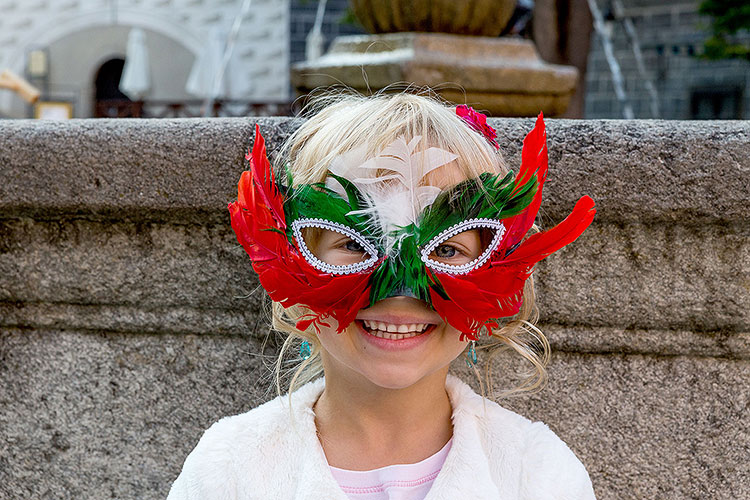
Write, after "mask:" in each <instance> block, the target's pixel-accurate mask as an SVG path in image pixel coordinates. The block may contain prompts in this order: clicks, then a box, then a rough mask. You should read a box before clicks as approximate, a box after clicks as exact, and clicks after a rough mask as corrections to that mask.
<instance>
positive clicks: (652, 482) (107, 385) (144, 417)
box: [0, 327, 750, 500]
mask: <svg viewBox="0 0 750 500" xmlns="http://www.w3.org/2000/svg"><path fill="white" fill-rule="evenodd" d="M545 330H546V331H547V333H548V334H549V335H550V336H551V337H553V338H554V336H555V335H556V329H555V328H554V327H546V328H545ZM0 332H1V333H0V360H2V363H0V379H1V380H2V381H3V384H2V385H0V404H1V405H2V406H3V410H4V411H3V412H0V442H1V443H2V444H1V445H0V446H2V448H0V450H1V451H2V453H0V498H39V499H69V498H70V499H73V498H76V499H78V498H139V499H145V500H147V499H158V498H164V497H165V496H166V493H167V491H168V489H169V485H170V484H171V481H172V480H173V479H174V478H175V477H176V475H177V474H178V473H179V470H180V468H181V466H182V462H183V460H184V458H185V457H186V456H187V453H189V451H190V450H191V449H192V447H193V446H195V444H196V443H197V441H198V439H199V438H200V436H201V434H202V432H203V430H205V429H206V428H207V427H208V426H209V425H211V424H212V423H213V422H214V421H216V420H218V419H219V418H221V417H222V416H225V415H231V414H236V413H240V412H243V411H246V410H247V409H249V408H251V407H253V406H255V405H256V404H258V403H260V402H263V401H266V400H268V399H270V398H272V397H273V396H274V392H273V390H272V389H269V386H270V375H269V372H268V370H267V369H266V368H265V367H264V363H266V362H268V361H270V356H271V355H272V354H273V352H274V351H273V348H272V346H273V344H270V345H269V347H267V348H266V350H265V355H266V356H267V357H266V358H263V357H261V354H262V353H263V351H262V349H261V346H260V341H259V340H257V339H255V338H254V337H252V336H238V335H235V336H218V335H217V336H211V337H206V336H196V335H143V334H133V335H125V334H106V335H105V334H101V333H96V332H87V333H82V332H75V331H58V330H42V329H37V330H35V331H24V330H14V329H0ZM479 355H480V361H481V360H482V357H483V353H482V351H480V353H479ZM517 368H518V363H517V361H516V360H515V359H512V358H510V359H505V358H501V359H500V362H499V363H498V364H497V369H496V372H495V377H494V382H495V384H496V385H497V386H498V387H507V386H508V385H509V383H508V381H509V380H510V381H511V383H512V380H513V377H514V373H513V371H514V370H516V369H517ZM455 369H456V370H455V371H456V372H457V373H458V374H459V375H460V376H461V377H462V378H464V379H465V380H467V381H468V382H470V383H472V384H473V385H475V386H476V383H475V381H474V380H473V375H471V374H469V373H467V372H466V370H465V367H464V363H463V360H462V359H459V360H457V362H456V363H455ZM549 371H550V385H549V386H548V387H547V388H546V389H545V390H544V391H543V392H541V393H539V394H536V395H531V396H529V395H526V396H521V397H516V398H510V399H507V400H505V401H502V404H503V405H504V406H506V407H509V408H511V409H513V410H515V411H518V412H520V413H522V414H524V415H526V416H528V417H529V418H531V419H534V420H542V421H544V422H546V423H547V424H548V425H549V426H550V427H551V428H552V429H553V430H554V431H555V432H557V433H558V434H559V435H560V436H561V438H562V439H563V440H564V441H566V442H567V443H569V444H570V446H571V447H572V448H573V450H574V451H575V452H576V453H577V454H578V456H579V457H580V458H581V460H582V461H583V462H584V464H585V465H586V467H587V468H588V470H589V472H590V474H591V477H592V480H593V482H594V486H595V489H596V492H597V494H598V498H600V499H620V498H644V499H651V498H675V499H677V498H679V499H705V498H712V499H737V498H745V497H746V496H747V495H748V494H750V482H749V481H748V479H747V478H748V477H750V465H748V462H747V454H748V452H749V451H750V450H749V449H748V432H750V424H748V421H747V418H746V416H747V411H748V405H749V404H750V401H749V400H748V393H747V388H746V387H747V381H748V377H750V364H749V363H748V361H747V360H731V359H718V358H707V357H700V356H667V357H662V356H643V355H624V354H623V355H612V354H607V355H601V354H581V353H571V352H560V351H558V352H556V353H555V355H554V356H553V362H552V365H551V366H550V370H549Z"/></svg>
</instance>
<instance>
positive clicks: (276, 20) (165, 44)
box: [0, 0, 289, 117]
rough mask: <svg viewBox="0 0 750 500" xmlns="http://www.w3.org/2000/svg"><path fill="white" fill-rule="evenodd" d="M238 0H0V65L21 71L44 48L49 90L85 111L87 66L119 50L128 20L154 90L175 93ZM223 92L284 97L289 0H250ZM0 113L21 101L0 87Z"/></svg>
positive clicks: (19, 107) (180, 94) (162, 95)
mask: <svg viewBox="0 0 750 500" xmlns="http://www.w3.org/2000/svg"><path fill="white" fill-rule="evenodd" d="M241 5H242V0H130V1H125V0H23V1H20V0H13V1H10V0H0V68H10V69H11V70H13V71H15V72H16V73H18V74H24V68H25V64H26V54H27V53H28V52H29V51H30V50H34V49H39V48H47V49H48V50H49V51H50V70H51V73H50V77H51V78H50V87H51V88H50V90H51V92H53V93H54V92H58V93H62V94H65V95H67V94H71V95H72V94H78V95H79V96H81V97H80V99H78V102H77V104H78V108H77V109H76V115H77V116H89V115H90V112H91V110H90V108H91V102H90V94H91V92H92V89H91V86H92V85H93V78H94V73H95V71H96V69H97V68H98V66H99V65H100V64H101V63H103V62H104V61H106V60H107V59H109V58H111V57H116V56H119V57H122V56H124V54H125V46H126V41H127V33H128V31H129V30H130V28H132V27H140V28H143V29H144V30H145V31H146V35H147V39H148V46H149V51H150V57H151V71H152V80H153V82H154V85H153V86H152V88H153V92H154V94H149V95H147V96H146V98H156V99H172V98H174V99H176V100H179V99H182V98H184V97H185V96H186V94H185V93H184V91H183V90H182V89H184V85H185V81H186V80H187V75H188V74H189V72H190V66H191V65H192V63H193V60H194V58H195V57H196V56H197V55H198V54H199V53H200V51H201V50H202V49H203V47H205V46H206V45H207V43H208V39H209V31H210V30H211V29H212V28H219V29H222V30H225V31H226V32H228V31H229V29H230V27H231V25H232V23H233V21H234V18H235V16H236V15H237V13H238V12H239V11H240V7H241ZM227 78H228V82H227V83H228V85H227V90H228V97H230V98H239V99H257V100H265V99H285V98H287V97H288V92H289V0H253V3H252V8H251V9H250V12H249V14H248V15H247V16H246V17H245V18H244V20H243V23H242V29H241V30H240V34H239V38H238V40H237V43H236V46H235V49H234V53H233V56H232V59H231V61H230V64H229V69H228V71H227ZM0 113H2V114H5V115H10V116H14V117H23V116H25V115H26V107H25V104H24V103H23V101H21V100H20V99H19V98H18V97H16V96H15V95H13V94H12V93H10V92H9V91H5V90H0Z"/></svg>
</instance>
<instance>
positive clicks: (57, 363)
mask: <svg viewBox="0 0 750 500" xmlns="http://www.w3.org/2000/svg"><path fill="white" fill-rule="evenodd" d="M254 122H255V119H253V118H248V119H219V120H164V121H129V120H123V121H106V120H104V121H96V122H94V121H73V122H71V123H65V124H63V123H54V122H46V123H39V122H0V498H3V499H4V498H42V499H57V498H146V499H149V498H163V497H164V496H165V494H166V491H167V490H168V487H169V484H170V483H171V481H172V480H173V479H174V477H175V476H176V474H177V473H178V471H179V469H180V466H181V464H182V461H183V460H184V458H185V456H186V454H187V453H188V452H189V450H190V449H191V448H192V447H193V446H194V445H195V443H196V441H197V439H198V438H199V437H200V434H201V432H202V430H204V429H205V428H206V427H207V426H208V425H210V423H211V422H213V421H215V420H216V419H218V418H220V417H221V416H223V415H228V414H232V413H237V412H240V411H244V410H246V409H248V408H251V407H253V406H255V405H256V404H258V403H260V402H262V401H264V400H266V399H269V398H270V397H272V396H273V390H272V389H269V387H270V385H271V384H270V382H271V379H270V377H269V376H268V372H267V370H266V369H265V368H264V367H263V363H262V361H263V359H262V358H259V357H258V355H259V354H260V353H261V351H262V350H261V344H262V342H263V341H264V340H265V339H266V337H267V326H266V325H267V318H266V316H265V313H264V310H265V307H264V304H263V299H262V296H263V294H262V292H261V291H260V290H259V289H258V287H257V280H256V279H255V277H254V275H253V273H252V271H251V270H250V267H249V263H248V260H247V257H246V256H245V254H244V252H243V251H242V249H241V248H240V247H239V246H238V244H237V243H236V240H235V238H234V235H233V233H232V231H231V229H230V227H229V220H228V216H227V210H226V204H227V202H229V201H231V200H232V199H234V197H235V196H236V182H237V179H238V178H239V175H240V172H241V171H242V170H243V169H244V165H243V160H242V156H243V153H244V151H245V149H246V148H247V146H248V143H249V137H250V134H251V132H252V128H253V124H254ZM260 122H261V126H262V129H263V132H264V136H265V137H266V138H267V140H268V143H269V146H270V148H271V149H273V148H274V147H276V146H278V144H279V141H280V140H281V139H282V138H283V137H284V136H285V135H286V134H287V133H288V132H289V131H290V130H291V129H292V128H293V127H295V126H296V125H297V124H298V123H299V122H294V121H290V120H288V119H260ZM493 124H494V125H495V126H496V127H497V128H498V132H499V141H500V144H501V146H502V148H503V151H504V152H505V155H506V158H507V159H508V163H509V164H510V165H511V166H513V167H514V168H516V167H517V166H518V158H519V155H520V145H521V140H522V139H523V136H524V134H525V133H526V132H527V131H528V130H529V129H530V127H531V126H532V121H531V120H495V121H493ZM547 125H548V136H549V147H550V161H551V171H550V176H549V179H548V183H547V186H546V191H545V193H546V194H545V204H544V208H543V211H542V214H541V217H540V219H539V222H540V223H541V225H542V226H543V227H549V226H550V225H552V224H554V223H556V222H558V221H560V220H561V219H562V218H564V217H565V216H566V215H567V214H568V213H569V212H570V210H571V209H572V207H573V204H574V203H575V201H576V200H577V199H578V197H579V196H581V195H582V194H590V195H591V196H592V197H593V198H594V199H595V200H596V201H597V206H598V214H597V217H596V219H595V221H594V224H593V225H592V227H591V228H590V229H589V230H588V231H587V232H586V233H585V234H584V235H583V236H582V237H581V239H580V240H579V241H577V242H576V243H575V244H573V245H571V246H569V247H567V248H565V249H563V250H562V251H560V252H559V253H558V254H556V255H554V256H552V257H550V258H549V259H547V260H546V261H544V262H543V263H542V264H541V265H540V266H539V268H538V272H537V282H538V291H539V304H540V307H541V311H542V327H543V329H544V330H545V332H546V333H547V335H548V337H549V339H550V342H551V343H552V345H553V347H554V348H555V350H556V355H555V357H554V361H553V364H552V366H551V368H550V386H549V387H548V388H547V389H546V390H545V391H543V392H542V393H541V394H539V395H533V396H525V397H522V398H516V399H511V400H509V401H507V402H506V404H507V405H510V406H511V407H513V408H515V409H517V410H519V411H521V412H522V413H524V414H526V415H528V416H530V417H532V418H535V419H541V420H543V421H545V422H547V423H548V424H549V425H550V426H551V427H552V428H553V429H555V430H556V431H557V432H559V434H560V435H561V437H563V439H564V440H566V441H567V442H568V443H570V445H571V446H572V448H573V449H574V450H575V451H576V452H577V453H578V454H579V455H580V456H581V458H582V460H583V461H584V463H585V464H586V465H587V467H588V469H589V470H590V472H591V475H592V478H593V480H594V484H595V487H596V490H597V493H598V494H599V498H602V499H608V498H612V499H614V498H696V499H697V498H701V499H702V498H743V497H746V496H748V494H750V491H749V490H750V486H749V485H748V480H747V477H750V471H748V466H747V460H746V457H747V456H748V447H749V446H750V436H748V430H749V429H748V423H747V418H746V416H747V414H748V398H749V397H750V391H749V390H748V382H750V377H748V375H750V373H749V372H750V369H749V368H748V362H749V360H750V328H749V326H748V325H749V323H750V313H748V311H750V244H749V241H750V223H749V222H748V214H750V155H748V151H749V150H750V148H749V145H750V137H748V136H749V135H750V132H749V130H748V128H749V127H748V126H747V124H746V123H744V122H700V123H697V122H650V121H634V122H618V121H591V122H580V121H567V120H548V122H547ZM275 347H276V344H275V343H274V342H271V343H270V344H269V346H268V347H267V348H266V349H265V354H266V355H268V356H271V355H272V354H273V352H275ZM480 356H481V353H480ZM462 365H463V361H462V360H458V362H457V363H456V368H457V370H458V372H459V374H461V375H462V376H463V377H464V378H465V379H467V380H469V381H471V379H472V375H471V374H469V373H467V372H466V371H465V370H464V368H463V366H462ZM515 368H517V362H516V361H515V360H512V359H507V360H506V359H503V360H502V361H501V363H499V364H498V365H497V369H496V372H495V382H496V384H498V385H508V383H512V381H513V380H514V375H513V373H514V370H515Z"/></svg>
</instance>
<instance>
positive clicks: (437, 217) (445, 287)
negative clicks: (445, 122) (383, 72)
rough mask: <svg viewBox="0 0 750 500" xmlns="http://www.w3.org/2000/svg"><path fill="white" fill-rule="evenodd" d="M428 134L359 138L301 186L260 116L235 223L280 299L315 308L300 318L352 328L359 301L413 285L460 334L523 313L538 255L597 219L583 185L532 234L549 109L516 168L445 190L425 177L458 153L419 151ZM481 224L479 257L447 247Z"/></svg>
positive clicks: (470, 334) (472, 334)
mask: <svg viewBox="0 0 750 500" xmlns="http://www.w3.org/2000/svg"><path fill="white" fill-rule="evenodd" d="M420 141H421V137H419V136H415V137H413V138H411V139H408V140H407V138H403V137H400V138H398V139H397V140H396V141H394V142H393V143H391V144H389V145H388V146H387V147H386V148H384V149H383V150H382V151H380V152H379V153H378V154H376V155H375V156H372V157H366V155H365V154H364V153H363V150H356V149H355V150H352V151H350V152H348V153H346V154H344V155H341V156H340V157H338V158H337V159H336V160H334V161H333V162H332V164H331V165H330V167H329V175H328V177H327V179H326V181H325V182H322V183H317V184H307V185H298V186H294V185H293V182H292V179H291V176H290V177H289V178H288V179H287V186H286V187H281V186H278V185H277V184H276V182H275V179H274V176H273V172H272V171H271V167H270V163H269V162H268V160H267V159H266V155H265V146H264V142H263V138H262V136H261V135H260V132H259V130H258V129H257V126H256V139H255V144H254V146H253V150H252V153H248V156H247V158H248V160H249V162H250V170H249V171H247V172H244V173H243V175H242V178H241V179H240V183H239V186H238V198H237V201H236V202H234V203H232V204H230V206H229V209H230V213H231V217H232V227H233V228H234V230H235V232H236V234H237V238H238V240H239V242H240V243H241V244H242V245H243V247H244V248H245V250H246V251H247V253H248V255H249V256H250V258H251V260H252V262H253V267H254V269H255V270H256V272H258V275H259V278H260V282H261V285H262V286H263V287H264V288H265V289H266V290H267V291H268V293H269V295H270V296H271V299H273V300H274V301H277V302H280V303H281V304H282V305H284V306H285V307H289V306H291V305H302V306H304V307H305V308H306V309H307V310H308V311H309V314H308V315H306V316H304V317H303V318H302V319H301V320H300V322H299V323H298V325H297V326H298V327H299V328H302V329H305V328H307V327H309V326H310V325H314V326H316V327H317V326H319V325H326V324H328V323H327V321H328V319H329V318H330V319H334V320H335V321H336V323H337V325H336V327H337V329H338V331H343V329H344V328H346V326H348V325H349V324H350V323H351V322H352V321H354V318H355V317H356V315H357V313H358V312H359V310H360V309H362V308H365V307H367V306H369V305H371V304H374V303H375V302H377V301H378V300H382V299H384V298H387V297H390V296H394V295H408V296H412V297H416V298H418V299H421V300H424V301H425V302H427V303H428V304H429V305H431V306H432V307H433V308H434V309H435V310H436V311H437V312H438V314H440V316H441V317H442V318H443V319H444V320H445V321H447V322H448V323H449V324H451V325H452V326H454V327H455V328H457V329H458V330H459V331H460V332H461V336H462V338H470V339H476V338H477V336H478V334H479V332H480V331H481V330H482V329H483V328H493V327H496V326H497V325H498V319H500V318H503V317H507V316H512V315H514V314H516V313H517V312H518V310H519V308H520V305H521V303H522V300H523V286H524V283H525V282H526V280H527V279H528V277H529V276H530V275H531V272H532V271H533V268H534V265H535V264H536V263H537V262H538V261H540V260H542V259H544V258H545V257H547V256H548V255H550V254H551V253H553V252H555V251H556V250H558V249H560V248H562V247H563V246H565V245H567V244H568V243H570V242H572V241H573V240H575V239H576V238H577V237H578V236H579V235H580V234H581V233H582V232H583V231H584V230H585V229H586V227H588V225H589V224H590V223H591V221H592V219H593V216H594V213H595V209H594V203H593V200H591V198H589V197H587V196H584V197H583V198H581V199H580V200H579V201H578V203H577V204H576V206H575V208H574V209H573V212H572V213H571V214H570V215H569V216H568V217H567V218H566V219H565V220H564V221H563V222H562V223H560V224H559V225H558V226H555V227H554V228H552V229H550V230H548V231H545V232H542V233H536V234H534V235H532V236H530V237H529V238H527V239H526V240H524V237H525V236H526V233H527V232H528V231H529V229H530V228H531V226H532V225H533V223H534V218H535V216H536V214H537V211H538V210H539V206H540V203H541V197H542V186H543V184H544V181H545V179H546V175H547V145H546V135H545V130H544V122H543V120H542V116H541V114H540V116H539V118H538V119H537V122H536V125H535V127H534V129H533V130H532V131H531V132H530V133H529V134H528V135H527V137H526V139H525V140H524V145H523V152H522V163H521V168H520V170H519V172H518V174H517V175H515V176H514V175H513V174H512V173H509V174H507V175H504V176H501V175H495V174H490V173H484V174H482V175H480V176H479V177H477V178H474V179H468V180H466V181H463V182H461V183H459V184H458V185H455V186H453V187H451V188H449V189H446V190H440V189H439V188H436V187H434V186H429V185H427V184H426V183H425V176H427V175H428V174H429V173H430V172H433V171H435V170H436V169H438V168H440V167H442V166H444V165H447V164H449V163H450V162H452V161H453V160H455V159H456V158H457V156H456V155H455V154H453V153H450V152H448V151H444V150H441V149H438V148H434V147H426V148H423V149H421V150H419V145H420ZM282 193H283V194H282ZM479 232H481V233H482V234H483V235H486V238H484V243H483V246H482V247H481V248H480V250H481V251H478V252H476V255H472V258H471V259H465V260H464V261H462V262H461V263H459V264H456V263H454V262H453V261H452V260H451V259H450V258H446V257H444V254H445V253H446V250H445V249H446V248H449V247H450V246H451V245H452V244H453V242H454V241H455V240H456V239H457V238H461V237H462V236H466V235H467V234H472V235H476V234H479ZM321 241H330V242H334V244H331V245H330V246H327V247H326V246H325V245H322V246H323V247H325V249H330V251H322V250H321V243H320V242H321ZM342 256H343V257H342Z"/></svg>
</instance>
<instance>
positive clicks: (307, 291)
mask: <svg viewBox="0 0 750 500" xmlns="http://www.w3.org/2000/svg"><path fill="white" fill-rule="evenodd" d="M255 137H256V139H255V144H254V145H253V149H252V152H248V154H247V155H246V156H245V158H246V159H247V160H248V161H249V162H250V170H248V171H245V172H243V173H242V176H241V177H240V181H239V183H238V185H237V201H235V202H233V203H230V204H229V213H230V215H231V221H232V228H233V229H234V232H235V234H236V235H237V241H239V243H240V245H242V247H243V248H244V249H245V251H246V252H247V254H248V255H249V256H250V259H251V260H252V262H253V269H254V270H255V272H257V273H258V278H259V280H260V283H261V285H262V286H263V288H265V290H266V291H267V292H268V295H269V296H270V297H271V299H272V300H274V301H276V302H280V303H281V304H282V305H283V306H284V307H290V306H292V305H298V304H299V305H303V306H305V307H306V308H307V309H309V310H310V314H309V315H306V316H304V317H303V318H300V319H299V321H298V323H297V326H298V328H300V329H303V330H304V329H307V328H308V327H309V326H310V325H314V326H315V327H316V328H317V327H319V326H321V325H327V324H326V323H325V320H326V319H327V318H329V317H331V318H333V319H335V320H336V321H337V322H338V327H337V330H338V331H339V332H341V331H343V330H344V329H345V328H346V327H347V326H348V325H349V324H350V323H351V322H352V321H354V319H355V317H356V315H357V313H358V312H359V310H360V309H362V308H363V307H366V305H367V304H369V297H370V286H369V279H370V273H356V274H348V275H340V276H339V275H333V274H329V273H326V272H322V271H319V270H318V269H316V268H314V267H313V266H312V265H310V264H309V263H308V262H307V261H306V260H305V258H304V257H303V256H302V254H301V253H300V252H299V249H298V248H297V247H295V246H294V245H292V244H291V243H289V240H288V239H287V235H286V227H287V226H286V220H285V218H284V197H283V195H282V194H281V192H280V191H279V189H278V186H277V185H276V182H275V178H274V175H273V171H272V169H271V164H270V162H269V161H268V158H267V156H266V147H265V141H264V140H263V136H262V135H261V134H260V130H259V128H258V126H257V125H256V127H255Z"/></svg>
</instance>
